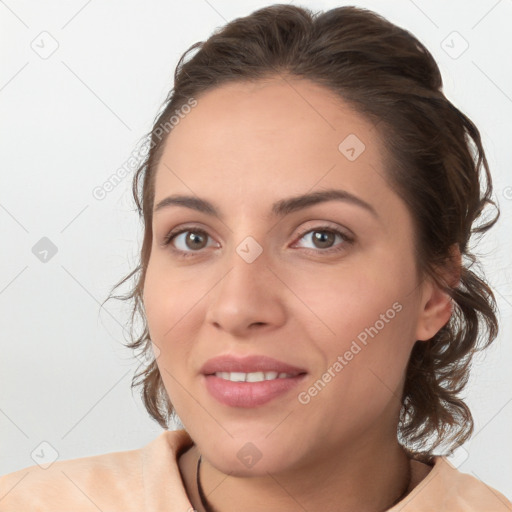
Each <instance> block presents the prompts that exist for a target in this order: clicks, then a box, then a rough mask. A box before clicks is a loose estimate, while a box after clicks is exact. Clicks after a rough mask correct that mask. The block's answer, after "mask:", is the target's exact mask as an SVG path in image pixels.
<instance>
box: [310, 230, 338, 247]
mask: <svg viewBox="0 0 512 512" xmlns="http://www.w3.org/2000/svg"><path fill="white" fill-rule="evenodd" d="M312 233H313V236H312V240H313V241H314V243H315V246H316V247H318V248H319V249H327V248H329V247H331V246H332V245H333V243H334V240H335V239H336V235H335V234H334V233H333V232H332V231H312Z"/></svg>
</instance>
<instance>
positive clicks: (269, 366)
mask: <svg viewBox="0 0 512 512" xmlns="http://www.w3.org/2000/svg"><path fill="white" fill-rule="evenodd" d="M200 371H201V373H202V374H204V375H212V374H214V373H217V372H229V373H230V372H241V373H251V372H272V371H274V372H278V373H287V374H289V375H299V374H300V373H306V370H304V369H303V368H299V367H297V366H292V365H290V364H287V363H284V362H283V361H278V360H277V359H274V358H272V357H268V356H263V355H251V356H244V357H238V356H234V355H229V354H224V355H220V356H217V357H213V358H212V359H209V360H208V361H206V363H205V364H204V365H203V366H202V367H201V370H200Z"/></svg>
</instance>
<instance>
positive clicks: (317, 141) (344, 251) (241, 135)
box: [144, 79, 440, 475]
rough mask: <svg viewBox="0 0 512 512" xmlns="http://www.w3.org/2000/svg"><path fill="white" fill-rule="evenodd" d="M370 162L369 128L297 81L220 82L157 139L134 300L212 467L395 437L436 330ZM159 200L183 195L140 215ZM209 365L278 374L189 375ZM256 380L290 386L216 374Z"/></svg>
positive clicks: (405, 221) (397, 214)
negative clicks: (149, 223) (415, 350)
mask: <svg viewBox="0 0 512 512" xmlns="http://www.w3.org/2000/svg"><path fill="white" fill-rule="evenodd" d="M383 151H384V148H383V145H382V143H381V142H380V141H379V139H378V134H377V131H376V129H375V127H374V126H373V125H372V124H370V123H369V122H368V121H366V120H364V119H363V118H362V117H361V116H360V115H358V114H357V113H355V112H354V111H353V110H351V109H349V108H348V106H347V105H346V104H344V103H343V102H341V101H340V100H339V99H335V97H334V96H333V95H332V94H331V93H330V92H329V91H328V90H326V89H324V88H323V87H321V86H319V85H316V84H313V83H312V82H309V81H306V80H297V79H296V80H288V81H286V82H285V81H283V80H272V81H266V82H258V83H252V84H248V83H247V84H241V83H233V84H228V85H223V86H221V87H219V88H217V89H216V90H213V91H210V92H208V93H206V94H205V95H204V96H203V97H201V98H199V99H198V103H197V105H196V106H195V107H193V108H191V111H190V112H189V113H188V114H187V115H186V116H184V118H182V119H181V120H180V122H179V124H178V125H177V126H175V128H174V129H173V131H172V132H171V133H170V135H169V137H168V140H167V141H166V146H165V150H164V152H163V154H162V157H161V160H160V162H159V165H158V169H157V173H156V182H155V201H154V205H155V211H154V215H153V245H152V249H151V256H150V260H149V264H148V268H147V274H146V280H145V286H144V305H145V310H146V314H147V321H148V326H149V330H150V336H151V340H152V341H153V343H154V344H155V345H156V346H157V347H158V349H159V351H160V352H159V356H158V358H157V363H158V367H159V370H160V372H161V375H162V379H163V382H164V385H165V388H166V390H167V393H168V395H169V397H170V400H171V402H172V403H173V405H174V407H175V409H176V412H177V414H178V416H179V417H180V419H181V420H182V422H183V424H184V426H185V428H186V429H187V430H188V432H189V433H190V435H191V436H192V438H193V439H194V441H195V442H196V444H197V446H198V448H199V449H200V451H201V452H202V453H203V454H204V456H205V457H206V458H207V459H208V460H209V461H210V462H211V463H212V464H213V465H215V466H216V467H217V469H219V470H221V471H223V472H225V473H229V472H231V473H234V474H240V475H243V474H252V475H263V474H265V473H266V472H267V471H268V472H276V471H280V470H284V469H286V468H291V467H296V468H299V467H301V466H302V465H304V464H307V463H311V462H313V461H314V460H315V459H316V458H318V457H325V456H329V455H332V454H333V453H336V454H337V456H339V454H343V453H345V454H346V455H348V454H350V453H352V452H355V451H358V452H359V453H362V450H372V447H373V446H375V444H376V443H382V442H383V441H384V440H388V441H391V442H393V441H394V440H395V438H396V425H397V420H398V413H399V410H400V396H401V390H402V386H403V381H404V375H405V369H406V365H407V362H408V358H409V355H410V352H411V349H412V346H413V344H414V343H415V341H416V340H418V339H427V338H428V337H430V336H432V335H433V334H435V332H436V330H437V329H438V328H439V327H440V325H439V326H437V327H436V326H435V325H432V322H431V321H427V320H426V319H425V318H424V316H425V309H426V307H427V306H428V297H429V295H428V294H429V293H430V291H429V290H431V289H432V287H429V286H430V285H429V284H428V283H427V282H426V281H424V282H420V281H419V279H418V273H417V269H416V264H415V253H414V247H413V245H414V244H413V237H414V230H413V224H412V218H411V215H410V214H409V212H408V210H407V208H406V206H405V204H404V203H403V201H402V200H401V199H400V198H399V197H398V195H397V194H396V193H395V192H394V191H393V189H392V188H390V185H389V183H388V181H387V180H386V176H385V174H386V173H385V170H384V167H383ZM327 191H333V192H331V195H330V196H329V195H325V196H324V194H327ZM334 191H336V192H334ZM170 196H187V197H189V198H190V199H189V200H186V201H185V200H183V198H182V199H180V200H176V201H166V204H165V205H164V206H161V207H160V208H157V205H159V204H160V203H161V202H162V201H164V200H165V199H166V198H168V197H170ZM301 197H302V199H300V200H299V199H298V198H301ZM205 203H208V207H206V206H205ZM213 211H215V213H213ZM171 231H174V232H176V231H182V233H181V234H178V235H176V236H175V237H174V238H172V240H171V242H170V243H169V245H167V246H164V245H163V244H164V241H165V239H166V237H167V236H168V234H169V233H170V232H171ZM426 305H427V306H426ZM217 356H228V358H229V356H232V357H233V358H234V359H241V358H244V357H245V356H266V357H269V358H272V359H274V360H277V361H280V362H281V363H283V364H285V365H290V366H291V367H293V369H292V368H285V367H278V366H276V363H275V362H270V363H269V362H268V361H267V362H265V361H264V362H263V363H261V364H262V365H263V366H258V365H257V364H254V360H253V361H252V362H251V361H249V363H250V364H249V365H248V366H246V367H245V366H244V367H239V366H236V363H232V362H231V364H232V365H231V366H230V363H229V362H228V363H226V362H221V363H220V366H217V367H212V366H209V367H208V368H206V369H204V365H205V364H206V363H207V362H208V361H209V360H210V359H212V358H215V357H217ZM240 369H245V370H246V371H245V372H241V373H242V375H237V374H236V373H240V371H238V372H236V373H235V374H233V373H230V372H235V371H236V370H240ZM257 370H259V371H265V370H267V371H269V372H272V371H278V373H287V374H288V375H289V376H288V377H285V376H281V377H280V378H279V376H278V378H277V379H276V378H275V377H276V376H275V374H272V373H270V374H269V375H266V376H265V377H266V378H270V379H271V380H269V381H266V382H231V380H230V379H235V380H236V379H239V378H242V379H244V378H245V375H244V374H245V373H249V374H250V375H249V379H250V380H256V381H257V380H259V379H261V378H262V377H263V375H261V374H258V372H257ZM279 370H288V372H287V371H279ZM298 370H301V373H299V374H298V375H297V373H298ZM213 372H216V373H217V372H224V374H221V375H219V374H218V373H217V374H216V375H212V373H213ZM251 461H252V462H251Z"/></svg>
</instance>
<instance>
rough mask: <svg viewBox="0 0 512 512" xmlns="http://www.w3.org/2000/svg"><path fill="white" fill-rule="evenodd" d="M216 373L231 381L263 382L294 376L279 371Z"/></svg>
mask: <svg viewBox="0 0 512 512" xmlns="http://www.w3.org/2000/svg"><path fill="white" fill-rule="evenodd" d="M215 375H216V376H217V377H220V378H221V379H225V380H230V381H231V382H262V381H264V380H274V379H286V378H288V377H292V375H290V374H288V373H278V372H250V373H243V372H217V373H216V374H215Z"/></svg>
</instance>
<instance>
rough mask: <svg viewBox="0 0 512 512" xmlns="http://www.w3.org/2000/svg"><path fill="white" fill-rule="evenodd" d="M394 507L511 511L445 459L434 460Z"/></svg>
mask: <svg viewBox="0 0 512 512" xmlns="http://www.w3.org/2000/svg"><path fill="white" fill-rule="evenodd" d="M413 464H416V465H418V464H420V463H418V462H413ZM398 506H400V510H401V511H402V512H412V511H414V512H427V511H429V512H430V511H431V510H437V511H449V512H477V511H478V512H481V511H482V510H485V511H486V512H510V511H512V502H511V501H509V499H508V498H507V497H506V496H504V495H503V494H502V493H500V492H499V491H497V490H496V489H494V488H493V487H491V486H489V485H487V484H485V483H484V482H482V481H481V480H479V479H478V478H476V477H475V476H473V475H470V474H467V473H463V472H461V471H459V470H458V469H457V468H455V467H454V466H452V464H450V462H449V461H448V460H447V459H446V458H445V457H435V459H434V466H433V468H432V469H431V470H430V472H428V474H427V475H426V476H425V478H424V479H422V480H421V482H419V483H418V485H417V486H416V487H414V489H413V490H412V491H411V492H410V493H409V494H408V495H407V496H406V497H405V498H404V499H403V500H402V501H401V502H400V503H398V504H397V507H398ZM392 510H393V511H394V510H395V509H394V508H393V509H392ZM397 510H398V508H397ZM390 512H391V511H390Z"/></svg>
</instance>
